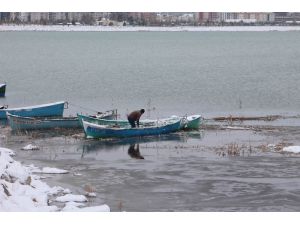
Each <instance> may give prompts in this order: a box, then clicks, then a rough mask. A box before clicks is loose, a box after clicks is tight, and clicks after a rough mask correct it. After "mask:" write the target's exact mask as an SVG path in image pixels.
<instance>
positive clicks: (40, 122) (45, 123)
mask: <svg viewBox="0 0 300 225" xmlns="http://www.w3.org/2000/svg"><path fill="white" fill-rule="evenodd" d="M8 123H9V125H10V127H11V129H12V130H36V129H53V128H79V127H81V125H80V123H79V120H78V117H65V118H64V117H62V118H35V117H21V116H15V115H11V114H8Z"/></svg>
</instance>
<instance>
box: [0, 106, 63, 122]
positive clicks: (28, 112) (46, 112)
mask: <svg viewBox="0 0 300 225" xmlns="http://www.w3.org/2000/svg"><path fill="white" fill-rule="evenodd" d="M64 105H65V102H55V103H50V104H44V105H36V106H29V107H23V108H11V109H9V108H8V109H0V119H7V117H6V113H9V114H13V115H17V116H22V117H46V116H48V117H51V116H62V115H63V112H64Z"/></svg>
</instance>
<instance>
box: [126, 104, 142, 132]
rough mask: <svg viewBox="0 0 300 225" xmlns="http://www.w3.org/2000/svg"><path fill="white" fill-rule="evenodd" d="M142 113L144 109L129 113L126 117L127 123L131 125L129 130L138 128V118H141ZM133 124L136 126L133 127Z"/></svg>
mask: <svg viewBox="0 0 300 225" xmlns="http://www.w3.org/2000/svg"><path fill="white" fill-rule="evenodd" d="M144 112H145V109H141V110H136V111H133V112H131V113H130V114H129V115H128V116H127V119H128V122H129V123H130V125H131V128H134V127H136V125H137V127H139V126H140V118H141V116H142V115H143V113H144ZM135 123H136V125H135Z"/></svg>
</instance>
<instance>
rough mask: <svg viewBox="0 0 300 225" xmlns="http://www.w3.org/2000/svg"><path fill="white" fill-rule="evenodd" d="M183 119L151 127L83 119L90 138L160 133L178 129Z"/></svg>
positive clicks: (87, 135)
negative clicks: (115, 125) (94, 121)
mask: <svg viewBox="0 0 300 225" xmlns="http://www.w3.org/2000/svg"><path fill="white" fill-rule="evenodd" d="M181 122H182V120H177V121H176V122H169V123H165V124H161V125H158V126H149V127H141V126H140V127H137V128H130V126H128V127H122V128H119V127H112V126H109V125H98V124H95V123H89V122H86V121H85V120H83V121H82V123H83V128H84V132H85V135H86V137H90V138H126V137H134V136H149V135H160V134H167V133H171V132H175V131H178V130H179V129H180V126H181Z"/></svg>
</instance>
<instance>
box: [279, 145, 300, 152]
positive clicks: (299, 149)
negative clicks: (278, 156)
mask: <svg viewBox="0 0 300 225" xmlns="http://www.w3.org/2000/svg"><path fill="white" fill-rule="evenodd" d="M282 151H284V152H291V153H300V146H288V147H284V148H283V149H282Z"/></svg>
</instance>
